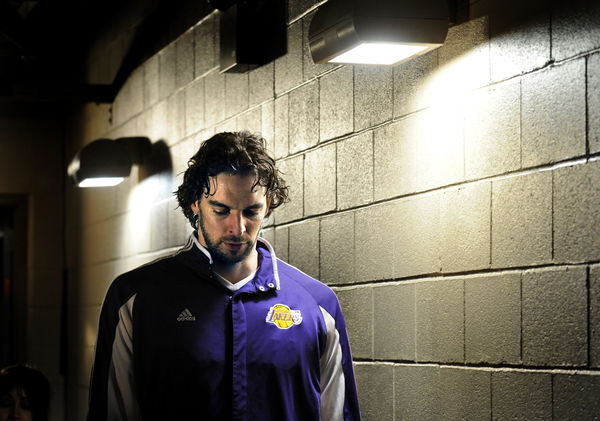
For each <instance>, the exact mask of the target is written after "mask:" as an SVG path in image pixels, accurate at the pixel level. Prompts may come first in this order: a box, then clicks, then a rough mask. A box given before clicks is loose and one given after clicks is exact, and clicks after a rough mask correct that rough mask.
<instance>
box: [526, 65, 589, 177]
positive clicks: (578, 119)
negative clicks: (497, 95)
mask: <svg viewBox="0 0 600 421" xmlns="http://www.w3.org/2000/svg"><path fill="white" fill-rule="evenodd" d="M521 86H522V105H521V124H522V127H521V130H522V132H521V133H522V154H523V166H526V167H529V166H535V165H540V164H546V163H549V162H556V161H560V160H563V159H567V158H572V157H574V156H580V155H583V154H585V148H586V142H585V135H586V122H585V59H579V60H575V61H570V62H568V63H565V64H563V65H560V66H555V67H552V68H550V69H548V70H544V71H542V72H538V73H532V74H530V75H527V76H525V77H523V79H522V85H521ZM549 89H550V90H551V92H552V94H551V95H549V94H548V90H549Z"/></svg>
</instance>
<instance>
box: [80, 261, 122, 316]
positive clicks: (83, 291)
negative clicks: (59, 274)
mask: <svg viewBox="0 0 600 421" xmlns="http://www.w3.org/2000/svg"><path fill="white" fill-rule="evenodd" d="M118 275H119V272H118V271H117V265H115V263H114V262H106V263H100V264H97V265H88V266H81V267H80V268H79V270H78V272H77V273H76V274H74V276H76V277H77V285H73V290H74V292H73V298H74V299H75V300H76V302H77V303H78V304H79V305H82V306H99V305H102V301H104V296H105V295H106V291H107V290H108V287H109V285H110V283H111V282H112V281H113V279H115V278H116V277H117V276H118ZM75 290H76V291H75Z"/></svg>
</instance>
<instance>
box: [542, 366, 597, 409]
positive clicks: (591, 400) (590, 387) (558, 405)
mask: <svg viewBox="0 0 600 421" xmlns="http://www.w3.org/2000/svg"><path fill="white" fill-rule="evenodd" d="M552 386H553V388H552V391H553V394H552V395H553V400H552V403H553V408H552V409H553V414H552V415H553V418H552V419H553V420H597V419H598V414H600V399H598V396H600V376H598V375H597V374H594V375H584V374H556V375H555V376H554V377H553V381H552Z"/></svg>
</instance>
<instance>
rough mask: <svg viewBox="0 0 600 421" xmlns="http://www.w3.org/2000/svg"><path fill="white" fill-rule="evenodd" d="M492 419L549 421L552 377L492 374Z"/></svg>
mask: <svg viewBox="0 0 600 421" xmlns="http://www.w3.org/2000/svg"><path fill="white" fill-rule="evenodd" d="M492 414H493V419H494V420H520V421H529V420H533V419H535V420H548V421H550V420H552V377H551V375H550V374H548V373H532V372H519V371H494V372H492Z"/></svg>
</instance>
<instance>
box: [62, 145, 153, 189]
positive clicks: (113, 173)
mask: <svg viewBox="0 0 600 421" xmlns="http://www.w3.org/2000/svg"><path fill="white" fill-rule="evenodd" d="M151 145H152V144H151V142H150V139H148V138H145V137H123V138H119V139H117V140H110V139H98V140H94V141H93V142H91V143H89V144H87V145H85V146H84V147H83V149H81V150H80V151H79V152H78V153H77V154H76V155H75V157H74V158H73V159H72V160H71V163H70V164H69V167H68V169H67V173H68V174H69V176H70V177H71V178H72V179H73V182H74V183H76V184H77V185H78V186H79V187H106V186H116V185H117V184H119V183H121V182H122V181H123V179H124V178H125V177H129V174H130V172H131V167H132V165H134V164H138V165H139V164H142V163H143V162H144V159H145V158H146V157H148V155H149V154H150V151H151Z"/></svg>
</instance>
